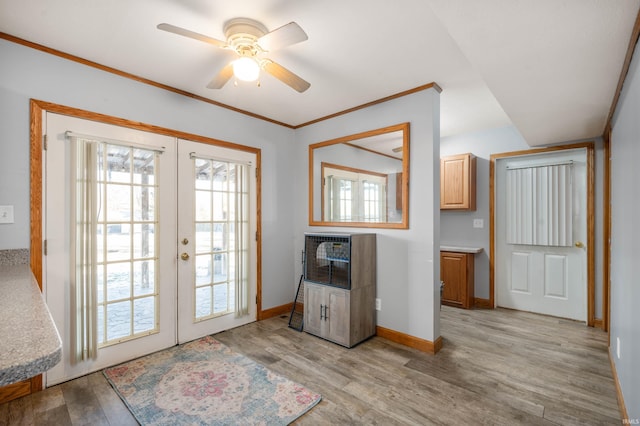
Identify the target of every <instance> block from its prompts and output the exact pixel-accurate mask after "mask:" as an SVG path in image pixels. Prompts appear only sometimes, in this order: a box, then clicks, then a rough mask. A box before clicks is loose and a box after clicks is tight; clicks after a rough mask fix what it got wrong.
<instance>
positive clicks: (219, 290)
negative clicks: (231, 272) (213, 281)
mask: <svg viewBox="0 0 640 426" xmlns="http://www.w3.org/2000/svg"><path fill="white" fill-rule="evenodd" d="M228 290H229V288H228V286H227V285H226V284H220V285H215V286H213V313H214V314H219V313H221V312H225V311H228V310H229V305H228V296H229V291H228Z"/></svg>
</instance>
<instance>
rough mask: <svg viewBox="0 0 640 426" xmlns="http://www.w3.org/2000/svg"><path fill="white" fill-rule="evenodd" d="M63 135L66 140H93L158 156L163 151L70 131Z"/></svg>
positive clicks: (162, 148) (138, 144)
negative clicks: (145, 151) (150, 152)
mask: <svg viewBox="0 0 640 426" xmlns="http://www.w3.org/2000/svg"><path fill="white" fill-rule="evenodd" d="M64 135H65V136H66V137H68V138H79V139H90V140H94V141H97V142H105V143H108V144H111V145H119V146H124V147H129V148H138V149H144V150H147V151H155V152H157V153H159V154H162V153H163V152H164V151H165V149H166V148H165V147H164V146H161V147H150V146H148V145H144V144H141V143H136V142H131V141H123V140H119V139H111V138H104V137H102V136H92V135H85V134H82V133H76V132H72V131H71V130H67V131H66V132H64Z"/></svg>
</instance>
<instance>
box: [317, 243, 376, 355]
mask: <svg viewBox="0 0 640 426" xmlns="http://www.w3.org/2000/svg"><path fill="white" fill-rule="evenodd" d="M304 279H305V281H304V331H306V332H307V333H310V334H313V335H316V336H319V337H322V338H323V339H327V340H330V341H332V342H334V343H337V344H339V345H342V346H346V347H352V346H354V345H356V344H358V343H360V342H362V341H363V340H365V339H367V338H369V337H371V336H373V335H374V334H375V333H376V311H375V306H376V235H375V234H326V233H323V234H305V267H304Z"/></svg>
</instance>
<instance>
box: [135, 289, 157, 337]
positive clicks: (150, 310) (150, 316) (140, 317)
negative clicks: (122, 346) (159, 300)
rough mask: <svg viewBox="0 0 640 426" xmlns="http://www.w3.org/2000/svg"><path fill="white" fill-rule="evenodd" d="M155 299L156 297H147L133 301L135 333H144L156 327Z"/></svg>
mask: <svg viewBox="0 0 640 426" xmlns="http://www.w3.org/2000/svg"><path fill="white" fill-rule="evenodd" d="M154 299H155V298H154V297H145V298H142V299H135V300H134V301H133V320H134V321H133V332H134V333H142V332H143V331H150V330H153V329H154V328H156V324H155V303H154V302H155V300H154Z"/></svg>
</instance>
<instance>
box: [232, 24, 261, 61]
mask: <svg viewBox="0 0 640 426" xmlns="http://www.w3.org/2000/svg"><path fill="white" fill-rule="evenodd" d="M267 32H268V30H267V28H266V27H265V26H264V25H262V24H261V23H260V22H258V21H255V20H253V19H249V18H234V19H231V20H229V21H227V22H226V23H225V24H224V35H225V37H226V38H227V43H229V45H230V46H232V47H233V48H234V49H235V50H236V52H238V54H239V55H241V56H255V55H257V54H258V53H260V52H261V49H260V46H259V45H258V39H259V38H260V37H262V36H263V35H265V34H266V33H267Z"/></svg>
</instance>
